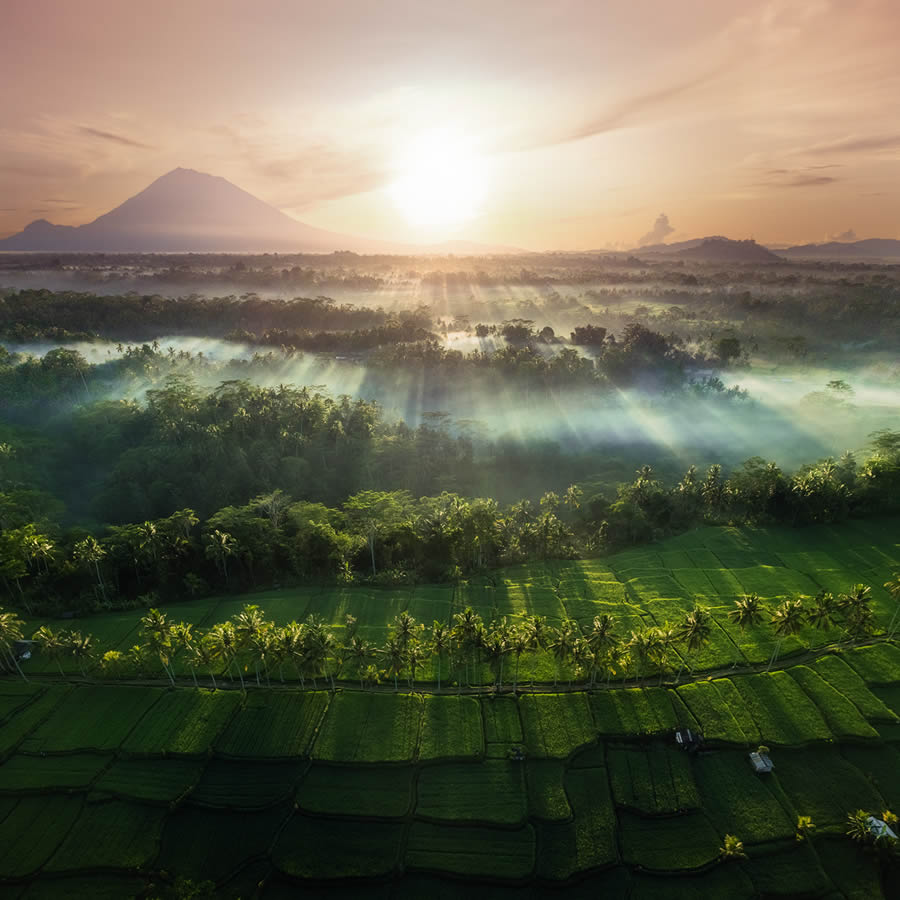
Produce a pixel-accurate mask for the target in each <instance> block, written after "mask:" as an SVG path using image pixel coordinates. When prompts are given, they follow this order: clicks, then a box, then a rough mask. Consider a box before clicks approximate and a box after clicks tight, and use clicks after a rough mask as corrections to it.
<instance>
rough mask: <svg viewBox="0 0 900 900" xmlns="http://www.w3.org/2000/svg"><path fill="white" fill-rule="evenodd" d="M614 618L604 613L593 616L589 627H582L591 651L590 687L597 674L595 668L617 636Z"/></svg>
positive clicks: (614, 642)
mask: <svg viewBox="0 0 900 900" xmlns="http://www.w3.org/2000/svg"><path fill="white" fill-rule="evenodd" d="M615 626H616V620H615V618H614V617H613V616H610V615H606V614H605V613H604V614H603V615H602V616H594V620H593V622H591V625H590V627H588V628H585V629H584V637H585V639H586V640H587V643H588V648H589V649H590V653H591V679H590V683H591V687H593V686H594V680H595V678H596V674H597V668H598V666H599V664H600V662H601V660H602V659H603V657H604V656H605V655H606V653H607V652H608V651H609V649H610V647H612V646H614V645H615V644H616V643H617V642H618V640H619V638H618V636H617V635H616V633H615Z"/></svg>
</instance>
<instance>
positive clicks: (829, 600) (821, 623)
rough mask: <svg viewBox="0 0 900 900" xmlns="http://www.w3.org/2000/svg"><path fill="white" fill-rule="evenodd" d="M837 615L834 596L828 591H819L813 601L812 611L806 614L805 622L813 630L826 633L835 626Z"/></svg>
mask: <svg viewBox="0 0 900 900" xmlns="http://www.w3.org/2000/svg"><path fill="white" fill-rule="evenodd" d="M838 614H839V610H838V603H837V600H835V598H834V594H832V593H830V592H829V591H819V593H818V594H816V596H815V598H814V599H813V606H812V609H811V610H810V611H809V612H808V613H807V614H806V620H807V621H808V622H809V624H810V625H812V627H813V628H815V629H817V630H819V631H827V630H828V629H829V628H833V627H834V626H835V625H836V624H837V620H838Z"/></svg>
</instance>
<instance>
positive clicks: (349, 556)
mask: <svg viewBox="0 0 900 900" xmlns="http://www.w3.org/2000/svg"><path fill="white" fill-rule="evenodd" d="M579 497H580V493H579V491H578V489H577V488H572V489H571V490H570V491H569V492H568V493H567V495H566V497H565V498H564V499H563V500H560V498H559V497H558V496H557V495H555V494H552V493H549V494H547V495H545V496H544V498H543V499H542V501H541V503H540V504H539V505H537V506H534V505H532V504H531V503H530V502H528V501H521V502H520V503H517V504H514V505H512V506H510V507H507V508H503V507H501V506H500V505H499V504H497V503H496V501H494V500H490V499H476V500H466V499H464V498H462V497H459V496H458V495H455V494H442V495H440V496H438V497H423V498H419V499H414V498H413V497H412V496H411V495H410V494H409V493H408V492H406V491H361V492H358V493H356V494H353V495H351V496H350V497H349V498H347V500H346V501H345V502H344V503H343V504H342V505H341V506H340V507H328V506H325V505H324V504H321V503H312V502H308V501H301V502H294V501H292V500H291V499H290V498H289V497H288V496H287V495H285V494H284V493H282V492H281V491H273V492H271V493H269V494H263V495H260V496H257V497H255V498H253V499H252V500H251V501H250V502H248V503H246V504H243V505H240V506H226V507H223V508H222V509H219V510H218V511H217V512H215V513H213V514H212V515H210V516H209V517H208V518H207V519H206V520H205V521H204V522H203V524H202V528H198V527H197V526H198V525H199V524H200V521H199V518H198V517H197V515H196V514H195V513H194V511H193V510H192V509H190V508H185V509H181V510H179V511H177V512H175V513H173V514H172V515H170V516H167V517H164V518H158V519H148V520H146V521H144V522H141V523H134V524H126V525H119V526H109V527H108V529H107V533H106V534H105V535H102V536H100V537H99V539H98V538H96V537H95V536H94V535H92V534H89V533H86V532H85V530H84V529H81V528H72V529H69V530H68V531H66V532H63V531H61V529H59V528H58V526H57V527H54V526H53V525H52V524H51V523H47V524H45V525H43V526H41V525H36V524H35V523H34V522H24V521H21V517H22V516H27V515H28V510H27V509H25V508H20V509H18V510H17V509H15V508H13V507H12V505H8V506H7V507H6V509H5V510H3V508H2V507H0V515H2V514H3V513H4V512H5V514H6V515H8V516H10V517H11V518H10V519H8V520H7V524H6V525H5V526H4V527H3V530H2V531H0V577H2V578H3V581H4V583H5V585H6V588H7V593H8V595H9V597H10V600H11V602H13V603H15V604H16V605H18V606H20V607H22V608H25V609H27V610H28V611H29V612H33V611H41V612H44V613H53V612H61V611H66V610H78V609H81V610H89V609H104V608H110V607H112V606H128V605H135V604H136V605H145V606H147V605H153V604H154V603H155V602H157V599H158V598H160V597H162V598H166V599H178V598H181V597H184V596H185V595H189V596H196V595H198V594H203V593H206V592H207V591H209V590H210V589H211V587H212V586H216V587H217V588H220V589H221V588H224V589H226V590H227V589H246V588H251V587H254V586H260V585H271V584H273V583H277V582H279V581H280V580H282V579H286V580H290V581H298V580H325V581H328V582H331V583H334V582H335V581H337V582H339V583H343V584H349V583H352V582H354V581H357V580H362V579H364V580H366V581H369V582H371V583H375V584H397V583H412V582H415V581H417V580H420V579H425V580H433V581H436V580H445V579H454V580H455V579H458V578H461V577H462V576H463V575H465V574H470V573H474V572H478V571H482V570H486V569H488V568H489V567H491V566H495V565H499V564H502V563H507V562H513V561H519V560H524V559H545V558H551V557H552V558H560V557H572V556H574V555H575V553H576V548H575V536H574V531H573V525H572V520H573V519H574V517H575V515H576V513H577V504H578V502H579ZM0 499H3V495H0ZM6 499H8V498H6ZM25 499H26V498H22V502H23V503H24V502H25ZM17 514H18V516H19V517H20V524H19V523H16V521H15V518H14V517H15V516H16V515H17Z"/></svg>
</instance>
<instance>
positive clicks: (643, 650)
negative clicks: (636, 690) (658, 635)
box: [625, 628, 653, 684]
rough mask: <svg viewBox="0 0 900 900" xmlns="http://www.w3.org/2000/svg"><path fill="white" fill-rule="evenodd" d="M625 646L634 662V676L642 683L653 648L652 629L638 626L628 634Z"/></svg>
mask: <svg viewBox="0 0 900 900" xmlns="http://www.w3.org/2000/svg"><path fill="white" fill-rule="evenodd" d="M625 646H626V647H627V648H628V650H629V651H630V653H631V658H632V660H634V664H635V678H636V679H640V683H641V684H643V683H644V670H645V668H646V666H647V660H648V659H649V658H650V655H651V652H652V648H653V629H652V628H639V629H638V630H636V631H632V632H631V634H630V635H629V636H628V640H627V641H626V643H625Z"/></svg>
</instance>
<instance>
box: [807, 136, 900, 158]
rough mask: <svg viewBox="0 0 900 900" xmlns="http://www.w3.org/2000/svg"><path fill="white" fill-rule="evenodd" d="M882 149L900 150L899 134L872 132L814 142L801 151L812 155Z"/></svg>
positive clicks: (871, 151)
mask: <svg viewBox="0 0 900 900" xmlns="http://www.w3.org/2000/svg"><path fill="white" fill-rule="evenodd" d="M882 150H900V134H874V135H868V136H860V137H856V136H854V137H847V138H843V139H841V140H838V141H829V142H827V143H821V144H814V145H813V146H811V147H806V148H805V149H804V150H803V151H802V152H803V153H807V154H811V155H814V156H825V155H831V154H837V153H876V152H879V151H882Z"/></svg>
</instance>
